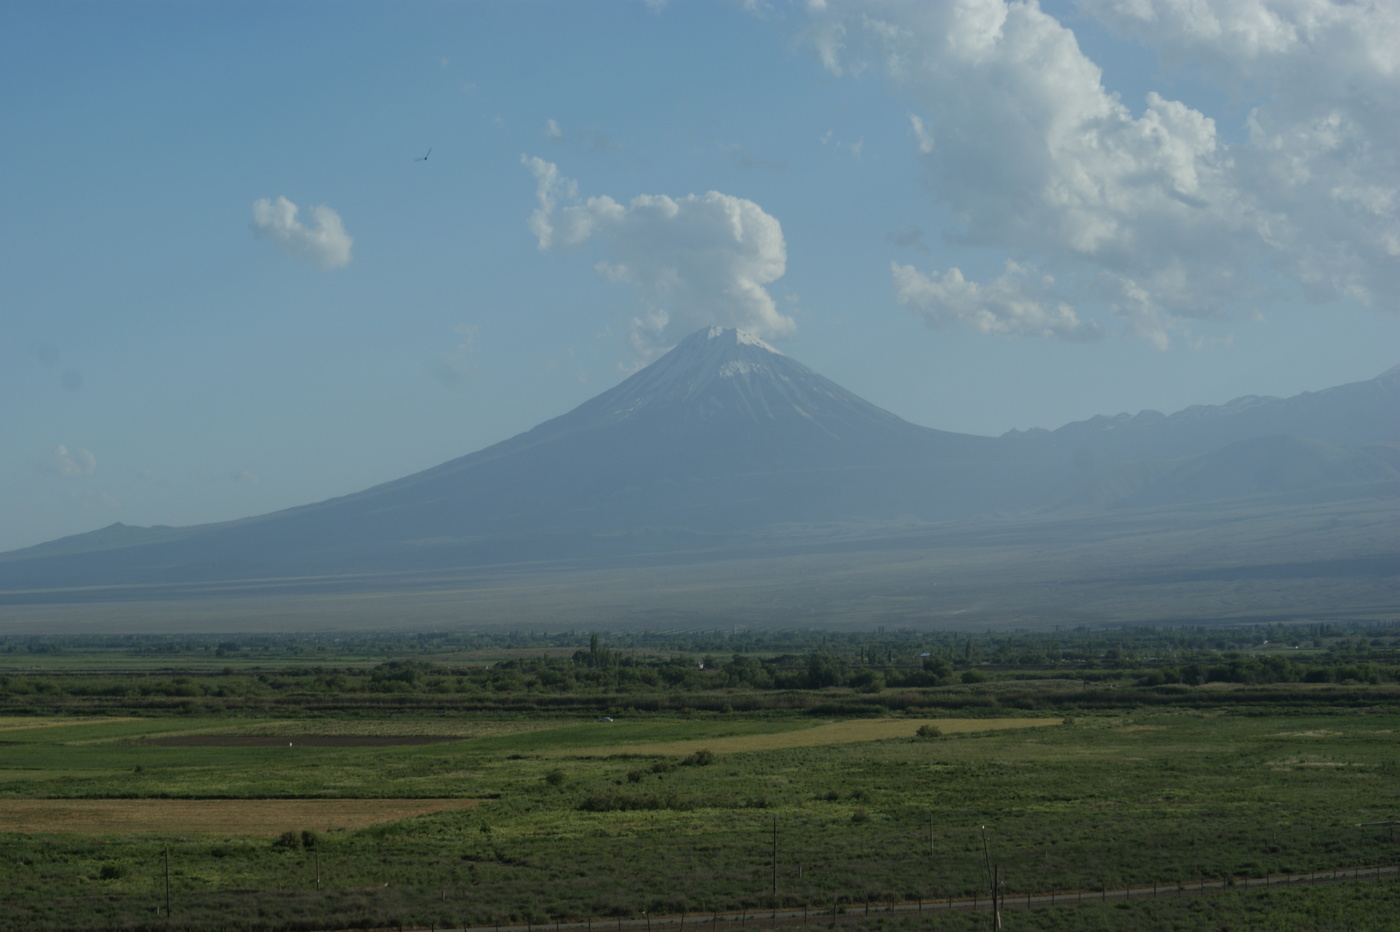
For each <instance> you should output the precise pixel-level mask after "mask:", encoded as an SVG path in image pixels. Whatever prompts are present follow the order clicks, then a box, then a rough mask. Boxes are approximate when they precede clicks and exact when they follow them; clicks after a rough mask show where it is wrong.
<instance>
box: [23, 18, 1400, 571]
mask: <svg viewBox="0 0 1400 932" xmlns="http://www.w3.org/2000/svg"><path fill="white" fill-rule="evenodd" d="M1193 9H1194V10H1195V11H1196V15H1195V17H1194V18H1193V17H1191V16H1188V15H1187V14H1186V13H1185V12H1183V11H1182V10H1181V9H1180V8H1178V7H1177V6H1174V5H1169V4H1156V5H1153V4H1147V5H1143V4H1136V3H1119V2H1113V0H1084V2H1080V3H1077V4H1071V3H1060V2H1053V3H1052V2H1047V3H1044V4H1042V5H1040V6H1039V7H1036V6H1022V5H1010V6H1008V5H1006V4H1004V3H1002V2H1001V0H968V2H965V3H961V4H946V5H943V4H940V5H934V6H918V5H910V4H882V3H873V4H863V5H862V4H849V3H842V2H812V3H806V4H800V3H793V4H784V3H766V2H762V0H758V2H749V3H735V4H710V3H705V4H697V3H682V2H671V3H666V2H645V3H644V2H640V0H638V2H610V3H600V4H586V5H585V4H552V3H544V4H530V5H521V4H485V3H460V4H452V5H445V6H443V5H430V4H426V3H404V4H388V3H366V4H360V5H350V4H318V5H269V6H264V7H260V8H259V9H258V13H257V15H256V16H249V15H248V14H247V9H246V7H245V6H243V5H241V4H234V3H220V2H214V3H204V4H198V5H179V4H173V3H131V4H120V5H118V4H111V5H102V4H88V3H65V2H56V3H45V4H11V5H6V6H3V7H0V50H3V52H4V54H3V55H0V75H3V77H0V87H3V89H4V95H3V100H4V102H3V103H0V107H2V108H3V113H4V115H5V120H6V125H7V127H8V128H9V130H10V131H9V132H8V133H6V134H5V136H4V137H3V138H0V153H2V154H3V158H4V161H5V164H6V165H7V166H8V167H9V171H7V172H6V173H5V175H4V177H3V178H0V197H3V203H4V204H5V209H4V211H2V212H0V236H3V253H4V256H5V259H4V263H5V264H4V270H5V277H4V280H5V290H4V298H5V308H6V310H5V313H4V314H3V315H0V337H3V339H0V398H3V399H4V402H5V403H4V404H3V405H0V463H3V464H4V466H3V468H4V469H5V471H6V472H5V474H6V476H7V478H8V480H9V481H7V482H6V483H5V484H4V486H3V489H2V490H0V514H3V515H4V516H5V518H4V520H3V521H0V551H7V550H12V549H16V548H19V547H25V546H28V545H32V544H36V543H40V542H43V541H48V540H52V539H55V538H59V537H63V536H66V535H70V534H74V533H81V532H83V531H88V530H92V529H95V528H98V527H103V526H106V525H109V524H112V523H114V522H117V521H121V522H124V523H127V524H132V525H143V526H146V525H176V526H180V525H190V524H197V523H204V522H210V521H220V520H228V519H233V518H240V517H245V516H249V515H256V514H265V513H268V512H272V511H276V510H279V509H282V508H287V507H291V506H296V505H301V504H306V503H309V502H314V501H321V500H324V499H326V498H329V497H331V496H335V495H342V494H346V493H351V492H355V491H358V490H361V489H364V488H367V487H369V486H372V485H375V484H376V483H379V482H383V481H386V480H390V479H394V478H398V477H400V476H405V475H408V474H411V473H414V472H417V471H419V470H422V469H425V468H429V467H432V466H435V465H437V464H439V463H442V462H445V461H447V460H450V459H453V458H455V457H458V456H462V455H464V454H467V453H470V452H473V451H475V450H479V449H482V448H484V447H487V446H489V445H490V444H492V443H495V442H497V441H500V440H503V439H505V438H507V437H510V436H513V435H515V434H518V433H520V432H523V431H525V430H528V429H530V428H531V427H533V426H535V425H536V424H538V423H540V422H541V421H544V420H546V419H548V418H551V417H555V416H557V415H560V414H563V413H564V412H566V411H568V410H570V409H572V408H573V407H575V406H577V405H578V404H580V403H582V402H583V401H585V400H587V399H589V398H591V397H593V396H595V395H597V394H599V393H600V392H602V391H604V390H606V389H608V388H609V387H611V386H613V385H615V384H616V383H617V382H619V381H621V379H622V378H624V377H625V376H626V375H627V374H628V373H629V372H631V371H634V370H635V369H636V368H637V367H638V366H640V365H642V364H645V363H646V362H648V361H650V360H652V359H655V358H656V356H657V355H658V354H659V353H660V352H661V351H663V350H664V349H665V348H666V347H668V346H670V345H672V344H674V343H675V342H676V341H677V340H678V339H680V338H681V337H683V336H685V335H686V334H688V333H690V332H692V331H694V330H696V329H698V328H700V327H702V326H706V325H709V324H722V325H725V326H737V327H740V328H743V329H746V330H749V331H751V332H753V333H755V334H756V335H757V336H760V337H761V338H763V339H764V340H767V341H768V342H770V343H772V344H773V345H774V346H776V347H777V348H778V349H779V350H781V351H782V352H784V353H786V354H788V355H790V356H792V357H794V358H795V359H798V360H800V361H801V362H802V363H804V364H805V365H807V366H809V367H811V368H812V369H814V370H815V371H817V372H819V373H821V374H822V375H824V376H826V377H828V378H830V379H832V380H833V381H835V382H837V383H838V384H840V385H842V386H843V387H845V388H847V389H849V390H850V391H852V392H854V393H856V394H857V395H859V396H861V397H862V398H865V399H866V400H868V401H870V402H871V403H873V404H875V405H878V406H879V407H881V408H885V409H887V410H889V411H891V412H893V413H894V414H897V415H898V416H900V417H902V418H904V419H905V420H908V421H910V422H912V423H915V424H918V425H921V426H926V427H932V428H937V429H940V430H948V431H956V432H962V433H973V434H981V435H990V436H995V435H999V434H1001V433H1004V432H1005V431H1007V430H1011V429H1026V428H1032V427H1045V428H1055V427H1058V426H1061V425H1063V424H1065V423H1068V422H1071V421H1077V420H1082V419H1086V418H1089V417H1092V416H1094V415H1099V414H1116V413H1120V412H1129V413H1136V412H1137V411H1140V410H1143V409H1153V410H1158V411H1162V412H1163V413H1172V412H1175V411H1178V410H1181V409H1183V408H1186V407H1188V406H1190V405H1193V404H1222V403H1225V402H1227V401H1229V400H1231V399H1233V398H1236V397H1238V396H1241V395H1249V394H1258V395H1274V396H1279V397H1288V396H1292V395H1296V394H1298V393H1301V392H1304V391H1316V390H1320V389H1324V388H1329V387H1333V386H1336V385H1341V384H1345V383H1349V382H1357V381H1362V380H1366V379H1370V378H1374V377H1375V376H1377V375H1379V374H1380V373H1381V372H1383V371H1385V370H1387V369H1389V368H1390V367H1392V366H1394V365H1395V364H1396V362H1397V361H1400V352H1397V351H1398V350H1400V326H1397V323H1400V316H1397V313H1396V312H1397V304H1396V298H1395V295H1396V294H1397V293H1400V289H1397V287H1396V286H1397V284H1400V272H1397V268H1398V267H1400V264H1397V263H1396V261H1395V246H1394V244H1395V243H1397V242H1400V206H1397V205H1400V155H1397V153H1400V103H1398V101H1400V67H1397V61H1400V48H1398V47H1397V45H1396V41H1395V39H1394V36H1396V35H1400V11H1397V10H1396V9H1394V8H1392V7H1388V6H1386V5H1383V4H1379V3H1373V4H1339V3H1327V2H1322V0H1319V2H1316V3H1312V4H1308V5H1306V6H1303V5H1296V4H1283V3H1275V2H1268V0H1251V2H1224V0H1221V2H1216V3H1210V4H1205V5H1204V6H1201V5H1197V6H1196V7H1193ZM880 24H883V26H881V28H876V27H877V26H880ZM886 27H887V28H886ZM954 92H956V93H954ZM425 156H426V157H425Z"/></svg>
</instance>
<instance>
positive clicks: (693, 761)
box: [681, 750, 715, 767]
mask: <svg viewBox="0 0 1400 932" xmlns="http://www.w3.org/2000/svg"><path fill="white" fill-rule="evenodd" d="M714 762H715V752H714V751H708V750H700V751H696V752H695V753H694V754H692V755H690V756H689V757H687V758H686V759H685V760H683V761H681V764H682V765H684V766H686V767H708V766H709V765H710V764H713V763H714Z"/></svg>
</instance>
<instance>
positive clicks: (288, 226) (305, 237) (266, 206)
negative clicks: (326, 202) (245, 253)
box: [253, 197, 355, 271]
mask: <svg viewBox="0 0 1400 932" xmlns="http://www.w3.org/2000/svg"><path fill="white" fill-rule="evenodd" d="M299 211H300V208H298V207H297V205H296V204H293V203H292V202H291V201H289V200H287V199H286V198H285V197H278V198H277V200H275V201H273V200H268V199H267V198H260V199H258V200H256V201H254V202H253V232H254V233H255V234H256V235H257V236H258V237H260V238H262V239H267V240H271V241H272V242H273V243H276V244H277V247H278V248H279V249H281V250H282V251H283V252H285V253H286V254H287V255H289V256H292V257H293V258H296V259H301V260H302V261H304V262H310V263H311V264H312V265H314V266H316V267H317V268H320V269H325V270H326V271H330V270H331V269H339V268H344V267H345V266H347V265H349V264H350V247H351V246H353V245H354V243H355V240H354V239H353V238H352V237H351V236H350V234H349V233H346V232H345V225H344V224H343V223H342V222H341V220H340V214H338V213H336V212H335V211H334V210H331V209H330V208H329V207H324V206H316V207H312V208H310V209H309V210H308V211H307V213H309V214H310V215H311V222H312V225H311V226H309V227H308V226H306V225H305V224H303V223H302V222H301V221H300V220H298V219H297V214H298V213H299Z"/></svg>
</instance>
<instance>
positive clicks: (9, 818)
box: [0, 799, 477, 838]
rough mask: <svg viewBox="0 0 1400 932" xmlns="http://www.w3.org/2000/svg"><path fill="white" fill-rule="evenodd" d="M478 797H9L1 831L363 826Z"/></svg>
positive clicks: (270, 834)
mask: <svg viewBox="0 0 1400 932" xmlns="http://www.w3.org/2000/svg"><path fill="white" fill-rule="evenodd" d="M476 803H477V801H476V800H474V799H6V800H0V832H25V833H28V834H38V835H48V834H53V833H73V834H78V835H119V834H159V835H168V834H178V833H181V832H197V833H201V834H209V835H254V836H260V837H265V838H275V837H276V836H278V835H280V834H282V833H283V832H286V831H301V830H303V829H310V830H312V831H317V832H325V831H331V830H333V829H349V828H363V827H365V826H366V825H374V824H377V823H380V822H397V821H398V820H399V819H407V818H410V817H412V816H420V815H428V814H429V813H433V812H442V811H444V810H448V809H470V808H471V807H473V806H475V805H476Z"/></svg>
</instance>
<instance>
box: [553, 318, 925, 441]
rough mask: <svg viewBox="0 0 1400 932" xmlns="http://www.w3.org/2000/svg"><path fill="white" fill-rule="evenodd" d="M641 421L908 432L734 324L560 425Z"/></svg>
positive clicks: (670, 355) (708, 333)
mask: <svg viewBox="0 0 1400 932" xmlns="http://www.w3.org/2000/svg"><path fill="white" fill-rule="evenodd" d="M638 418H660V419H662V420H664V421H665V422H666V423H667V425H668V427H667V428H666V429H667V430H687V429H694V428H695V427H696V426H697V425H699V424H721V423H731V424H740V423H744V424H749V425H764V426H765V429H769V428H772V427H773V426H774V425H776V424H778V423H797V424H799V425H800V429H801V430H803V431H816V432H818V433H821V434H823V435H826V436H829V437H833V438H834V437H839V436H850V435H852V434H853V433H854V432H859V430H863V429H865V427H868V426H869V425H872V424H880V425H882V426H888V425H899V429H904V428H908V427H909V425H907V424H905V423H904V422H903V421H901V420H900V419H899V418H897V417H895V416H894V415H892V414H890V413H889V412H887V411H883V410H881V409H879V408H876V407H875V406H874V405H872V404H870V403H869V402H866V401H863V400H861V399H860V398H858V397H856V396H855V395H853V394H851V393H850V392H848V391H846V390H845V389H843V388H841V387H840V386H838V385H836V384H835V383H833V382H831V381H830V380H828V379H825V378H823V377H822V376H820V375H818V374H817V373H815V372H813V371H812V370H810V369H808V368H807V367H806V366H804V365H802V364H801V363H799V362H797V361H796V360H794V359H791V358H790V357H788V356H785V355H783V354H782V353H780V352H778V351H777V350H776V349H774V348H773V347H771V346H769V345H768V344H767V343H765V342H764V341H763V340H761V339H759V338H758V337H756V336H754V335H753V334H751V333H746V332H745V331H743V330H738V329H735V328H732V327H707V328H705V329H704V330H699V331H697V332H695V333H692V334H691V335H690V336H688V337H686V338H685V339H684V340H681V341H680V342H679V343H677V344H676V345H675V346H674V347H673V348H672V349H671V350H670V351H669V352H667V353H666V354H665V355H663V356H662V357H661V358H660V359H658V360H656V361H655V362H653V363H652V364H651V365H649V366H647V367H646V368H645V369H642V370H640V371H639V372H636V373H634V374H633V375H632V376H631V377H630V378H628V379H627V380H625V381H624V382H622V384H620V385H618V386H617V387H616V388H613V389H611V390H609V391H606V392H604V393H603V394H601V395H598V396H597V397H596V398H594V399H593V400H591V401H588V402H585V403H584V404H583V405H580V406H579V407H578V408H576V409H575V410H574V411H573V412H571V413H570V414H568V415H565V416H564V417H563V418H560V419H557V421H558V423H556V424H554V427H565V426H566V425H569V426H571V428H573V429H576V428H578V427H580V426H582V425H584V424H600V423H617V422H620V421H630V420H634V419H638ZM687 425H689V426H688V427H687ZM856 425H862V426H861V427H859V428H857V427H856Z"/></svg>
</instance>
